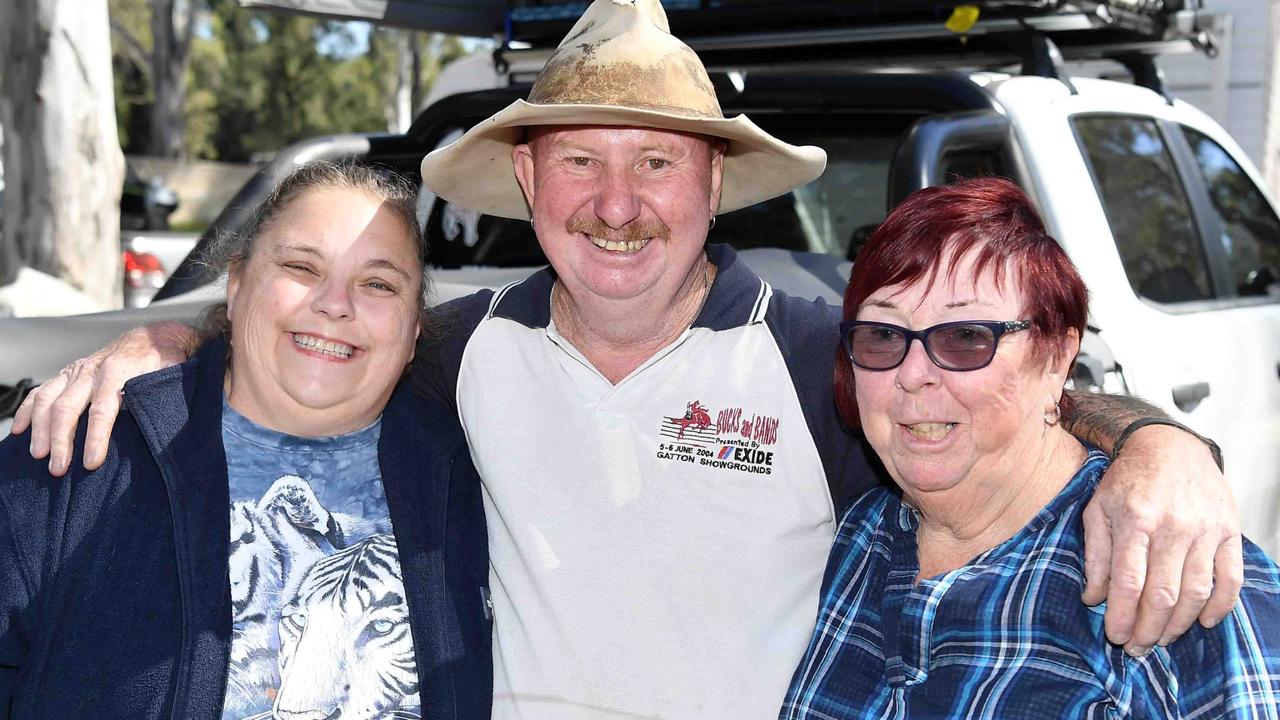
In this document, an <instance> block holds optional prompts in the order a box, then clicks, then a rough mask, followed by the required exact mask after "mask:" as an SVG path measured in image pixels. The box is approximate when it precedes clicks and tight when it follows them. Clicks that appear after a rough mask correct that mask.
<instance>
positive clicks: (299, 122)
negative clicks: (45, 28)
mask: <svg viewBox="0 0 1280 720" xmlns="http://www.w3.org/2000/svg"><path fill="white" fill-rule="evenodd" d="M192 2H199V3H201V4H202V5H203V6H204V8H205V11H204V12H203V13H202V14H201V16H200V20H199V23H200V24H199V25H198V26H197V27H198V29H197V32H196V38H195V40H194V43H193V46H192V51H191V57H190V60H189V64H188V67H187V96H186V101H185V102H186V115H187V128H186V146H187V152H188V156H189V157H191V158H202V159H211V160H223V161H229V162H246V161H251V160H255V159H261V158H262V157H263V156H266V155H269V154H271V153H274V152H275V151H277V150H279V149H281V148H283V147H285V146H287V145H289V144H290V143H293V142H297V141H299V140H302V139H305V138H308V137H312V136H316V135H324V134H332V133H345V132H377V131H385V130H386V129H387V123H388V120H387V118H388V108H389V107H390V104H391V102H392V99H393V97H394V95H395V90H396V77H397V71H398V69H399V67H400V62H401V60H400V55H399V53H400V52H401V51H402V48H403V47H404V46H405V43H403V42H399V40H400V39H401V38H402V36H403V35H404V33H406V32H407V31H403V30H392V29H385V28H375V29H374V30H373V31H372V32H370V33H369V34H368V48H367V51H365V52H358V49H359V48H360V47H361V45H362V38H361V36H360V34H359V33H357V32H356V31H355V30H353V28H352V26H351V25H349V24H347V23H337V22H330V21H325V20H320V19H316V18H312V17H305V16H296V15H280V14H274V13H258V12H252V11H249V10H245V9H243V8H241V7H239V6H238V5H237V4H236V2H235V0H192ZM108 7H109V9H110V12H111V17H112V20H113V22H115V23H116V24H117V25H119V26H121V27H123V28H125V29H126V30H127V32H128V34H129V35H131V36H133V39H134V40H136V43H132V44H130V43H126V42H125V40H124V38H123V33H116V34H113V55H114V64H115V70H116V98H117V100H116V105H117V108H116V110H117V118H118V121H119V127H120V138H121V145H122V146H123V147H125V149H126V152H137V151H141V150H142V149H143V148H145V146H146V142H147V132H148V123H149V112H148V110H149V107H150V104H151V93H150V77H149V75H150V70H149V68H148V67H147V66H146V63H145V60H139V57H138V55H139V47H140V48H141V50H142V51H143V52H149V51H150V27H149V19H150V9H149V7H148V3H147V0H109V6H108ZM416 36H417V37H416V39H417V42H418V45H419V47H420V48H421V49H422V66H421V75H420V82H419V87H418V88H416V92H415V93H414V99H415V102H416V101H417V99H418V98H421V97H423V96H425V94H426V92H427V90H428V89H429V88H430V85H431V83H432V82H433V81H434V80H435V77H436V76H437V75H438V74H439V71H440V68H441V67H443V66H444V64H445V63H447V62H449V61H450V60H453V59H454V58H457V57H460V56H461V55H462V54H463V53H464V49H463V46H462V44H461V43H460V42H459V41H458V39H457V38H454V37H447V36H440V35H435V34H429V33H416ZM322 48H323V49H324V50H325V51H324V52H322V51H321V49H322Z"/></svg>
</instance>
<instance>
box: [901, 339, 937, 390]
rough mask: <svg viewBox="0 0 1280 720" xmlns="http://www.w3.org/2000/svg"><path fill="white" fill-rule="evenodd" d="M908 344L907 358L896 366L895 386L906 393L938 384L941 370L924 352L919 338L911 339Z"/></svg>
mask: <svg viewBox="0 0 1280 720" xmlns="http://www.w3.org/2000/svg"><path fill="white" fill-rule="evenodd" d="M910 342H911V344H910V345H908V346H907V356H906V357H905V358H903V359H902V364H901V365H899V366H898V369H897V370H896V372H897V378H895V380H896V382H897V384H898V385H899V386H900V387H901V388H902V389H903V390H905V391H907V392H913V391H915V390H919V389H920V388H922V387H925V386H927V385H932V384H934V383H936V382H938V379H939V378H938V373H940V372H942V368H939V367H938V366H937V365H935V364H933V360H932V359H931V358H930V357H929V353H927V352H925V349H924V343H923V342H921V341H920V339H919V338H912V339H911V341H910Z"/></svg>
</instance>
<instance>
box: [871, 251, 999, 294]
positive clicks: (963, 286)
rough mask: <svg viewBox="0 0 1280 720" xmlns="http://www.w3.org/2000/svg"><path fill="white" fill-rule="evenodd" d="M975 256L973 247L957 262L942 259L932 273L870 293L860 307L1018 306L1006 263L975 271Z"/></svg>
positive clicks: (976, 263) (956, 260)
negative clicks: (1013, 304) (1011, 304)
mask: <svg viewBox="0 0 1280 720" xmlns="http://www.w3.org/2000/svg"><path fill="white" fill-rule="evenodd" d="M979 255H980V253H979V252H978V248H974V249H972V250H971V251H969V252H967V253H965V254H964V255H963V256H961V257H960V258H958V259H957V258H954V257H953V256H950V255H948V256H944V257H943V258H942V259H941V260H940V261H939V262H938V263H937V265H935V266H934V268H933V269H932V271H929V272H925V273H923V274H922V275H921V276H920V277H918V278H916V279H914V280H910V281H907V282H903V283H898V284H895V285H888V286H885V287H881V288H879V289H877V290H875V291H873V292H872V293H871V294H870V295H868V296H867V299H866V301H864V302H863V305H864V306H867V305H875V306H886V307H895V308H903V309H914V307H918V306H920V305H923V304H926V303H928V304H930V305H940V306H943V307H964V306H987V307H1004V306H1005V305H1007V304H1009V303H1010V302H1011V301H1013V302H1015V303H1018V304H1021V301H1022V287H1021V283H1019V282H1018V278H1017V277H1016V274H1015V273H1013V272H1011V268H1010V266H1009V263H1007V262H1004V261H1002V260H1001V259H998V258H997V259H995V260H994V261H992V262H989V263H987V264H986V266H985V267H983V268H982V269H981V271H980V272H979V269H978V258H979Z"/></svg>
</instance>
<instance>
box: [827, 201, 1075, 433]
mask: <svg viewBox="0 0 1280 720" xmlns="http://www.w3.org/2000/svg"><path fill="white" fill-rule="evenodd" d="M969 252H976V253H977V254H976V256H975V263H974V265H973V273H974V278H975V279H976V278H977V277H980V276H981V275H982V273H983V272H985V271H986V270H987V269H992V270H997V271H998V270H999V269H1000V268H1002V267H1004V266H1007V267H1008V268H1009V269H1010V270H1011V271H1012V272H1013V277H1015V278H1016V279H1017V282H1018V283H1019V284H1020V285H1021V286H1022V291H1023V293H1024V294H1025V296H1026V305H1025V307H1024V308H1023V315H1022V316H1021V317H1018V318H998V319H1000V320H1030V321H1031V328H1030V332H1031V333H1032V337H1033V341H1034V342H1035V343H1036V352H1037V354H1038V356H1039V357H1045V356H1051V357H1052V358H1053V359H1055V360H1057V359H1060V358H1061V357H1062V353H1064V352H1068V336H1067V331H1068V330H1069V329H1070V328H1075V330H1076V332H1077V333H1078V334H1079V336H1081V337H1083V335H1084V325H1085V320H1086V318H1087V317H1088V314H1089V296H1088V291H1087V290H1085V286H1084V281H1083V280H1081V279H1080V273H1078V272H1077V271H1076V267H1075V265H1073V264H1072V263H1071V260H1070V259H1069V258H1068V257H1067V254H1066V252H1064V251H1063V249H1062V247H1061V246H1060V245H1058V243H1057V241H1056V240H1054V239H1053V238H1052V237H1050V236H1049V233H1048V232H1047V231H1046V230H1045V227H1044V221H1043V220H1042V219H1041V218H1040V214H1039V213H1038V212H1036V209H1035V206H1034V205H1032V204H1031V199H1030V198H1028V197H1027V195H1026V193H1024V192H1022V190H1021V189H1020V188H1019V187H1018V186H1017V185H1014V184H1013V183H1012V182H1010V181H1008V180H1004V179H1001V178H981V179H977V180H964V181H961V182H958V183H955V184H954V185H946V186H942V187H931V188H925V189H923V190H918V191H916V192H914V193H912V194H911V196H910V197H908V198H907V199H906V200H904V201H902V204H900V205H898V207H897V208H895V209H894V211H893V212H891V213H889V217H887V218H885V221H884V222H883V223H881V225H880V227H879V228H877V229H876V231H875V232H874V233H872V234H871V237H870V238H869V239H868V240H867V244H866V246H865V247H863V248H862V251H861V252H859V253H858V257H857V260H856V261H855V262H854V264H853V272H852V274H851V275H850V277H849V287H848V289H847V290H845V293H844V319H845V320H854V319H857V317H858V310H860V309H861V308H862V303H863V302H865V301H866V299H867V298H868V297H869V296H870V295H871V293H873V292H875V291H877V290H879V289H881V288H885V287H889V286H891V285H899V284H909V283H915V282H919V281H921V280H923V281H925V282H927V283H928V285H926V289H928V288H931V287H932V286H933V283H934V282H936V281H937V280H938V279H939V278H938V269H939V268H940V267H941V265H942V261H943V260H944V259H945V258H948V257H951V258H956V259H959V258H961V257H964V256H965V255H966V254H968V253H969ZM955 265H956V263H954V262H953V263H952V265H951V267H952V268H953V269H954V267H955ZM1002 277H1003V276H1002V275H1001V274H1000V273H999V272H997V274H996V276H995V279H996V286H997V287H1000V285H1002V284H1003V283H1002V282H1001V281H1002ZM952 279H953V278H949V277H948V278H942V280H944V281H950V280H952ZM836 352H837V353H839V355H838V357H837V360H836V371H835V391H836V406H837V408H839V410H840V416H841V417H842V418H844V421H845V422H847V423H849V425H850V426H852V427H855V428H856V427H861V425H862V422H861V420H860V419H859V416H858V399H857V397H856V395H855V393H854V382H853V366H852V364H851V363H850V362H849V358H848V356H846V355H845V353H844V348H843V347H842V346H840V347H837V348H836ZM1060 407H1061V409H1062V414H1063V415H1064V416H1070V415H1071V413H1072V411H1074V409H1075V408H1074V405H1073V404H1072V402H1071V398H1069V397H1067V396H1066V395H1065V394H1064V395H1063V396H1062V400H1061V403H1060Z"/></svg>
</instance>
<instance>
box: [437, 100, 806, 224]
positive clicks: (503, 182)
mask: <svg viewBox="0 0 1280 720" xmlns="http://www.w3.org/2000/svg"><path fill="white" fill-rule="evenodd" d="M533 125H622V126H633V127H647V128H657V129H661V130H676V131H680V132H690V133H698V134H701V135H710V136H712V137H717V138H722V139H724V140H726V141H728V145H727V147H726V149H725V155H724V180H723V185H722V189H721V193H720V208H719V210H718V211H717V214H720V213H727V212H730V211H732V210H738V209H740V208H744V207H747V206H749V205H754V204H756V203H758V202H763V201H765V200H768V199H770V198H774V197H777V196H779V195H781V194H783V193H785V192H788V191H790V190H793V189H795V188H797V187H800V186H801V185H805V184H807V183H809V182H812V181H813V180H815V179H817V178H818V176H819V175H821V174H822V171H823V170H824V169H826V166H827V153H826V152H825V151H824V150H823V149H822V148H819V147H815V146H812V145H803V146H798V145H791V144H788V143H785V142H783V141H781V140H779V139H777V138H775V137H773V136H772V135H770V134H769V133H767V132H765V131H764V130H761V129H760V128H759V127H757V126H756V124H755V123H753V122H751V120H750V119H749V118H747V117H746V116H745V115H739V116H737V117H734V118H703V117H690V116H688V115H678V114H674V113H665V112H661V111H657V110H641V109H635V108H624V107H616V106H612V105H540V104H534V103H529V102H525V101H524V100H516V101H515V102H513V103H511V104H510V105H508V106H507V107H506V108H504V109H502V110H500V111H499V112H497V113H496V114H494V115H493V116H491V117H489V118H488V119H486V120H483V121H482V122H480V123H479V124H477V125H476V126H475V127H473V128H471V129H470V130H468V131H467V132H466V133H465V134H464V135H463V136H462V137H461V138H458V140H457V141H455V142H453V143H451V144H449V145H447V146H445V147H442V148H439V149H437V150H434V151H432V152H431V153H429V154H428V155H427V156H426V157H425V158H423V159H422V181H423V184H425V185H426V186H427V188H428V189H429V190H431V191H432V192H434V193H435V194H436V195H438V196H440V197H442V198H444V199H445V200H447V201H449V202H451V203H454V204H456V205H461V206H462V207H465V208H468V209H470V210H476V211H479V212H482V213H485V214H488V215H496V216H498V217H506V218H513V219H516V220H528V219H529V205H528V203H526V202H525V199H524V194H523V193H522V192H521V191H520V185H519V183H517V182H516V177H515V168H514V167H513V166H512V164H511V148H512V147H513V146H515V145H516V144H517V143H520V142H523V139H524V137H523V131H522V128H525V127H529V126H533Z"/></svg>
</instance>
